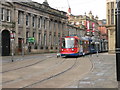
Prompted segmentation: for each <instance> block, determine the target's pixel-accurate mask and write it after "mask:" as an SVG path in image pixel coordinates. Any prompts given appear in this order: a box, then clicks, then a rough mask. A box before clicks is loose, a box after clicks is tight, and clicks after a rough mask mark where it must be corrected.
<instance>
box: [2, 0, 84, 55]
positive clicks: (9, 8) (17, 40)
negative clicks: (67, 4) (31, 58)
mask: <svg viewBox="0 0 120 90" xmlns="http://www.w3.org/2000/svg"><path fill="white" fill-rule="evenodd" d="M45 1H46V0H45ZM0 11H1V13H0V17H1V20H2V24H1V26H2V27H1V28H0V35H1V37H2V39H1V40H0V41H1V42H2V43H1V46H2V48H1V49H2V50H1V51H2V52H1V53H2V55H3V56H5V55H6V56H7V55H11V54H28V53H42V52H56V51H58V50H59V41H60V38H61V37H63V36H67V35H69V34H70V33H71V30H72V32H74V33H75V34H78V33H79V34H81V30H82V29H80V28H76V27H74V26H71V25H69V24H68V17H67V16H66V14H67V13H66V12H64V11H59V10H56V9H54V8H51V7H50V6H49V4H48V3H47V2H43V4H40V3H37V2H2V3H1V10H0ZM31 39H32V40H31Z"/></svg>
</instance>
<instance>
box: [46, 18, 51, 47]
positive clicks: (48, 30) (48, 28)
mask: <svg viewBox="0 0 120 90" xmlns="http://www.w3.org/2000/svg"><path fill="white" fill-rule="evenodd" d="M46 22H47V24H46V26H47V33H46V34H47V47H48V48H49V45H50V44H49V43H50V42H49V32H50V27H49V24H50V23H49V19H47V21H46Z"/></svg>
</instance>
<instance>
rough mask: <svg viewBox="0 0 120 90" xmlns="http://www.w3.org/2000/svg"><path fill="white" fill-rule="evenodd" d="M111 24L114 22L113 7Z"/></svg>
mask: <svg viewBox="0 0 120 90" xmlns="http://www.w3.org/2000/svg"><path fill="white" fill-rule="evenodd" d="M111 24H114V9H112V10H111Z"/></svg>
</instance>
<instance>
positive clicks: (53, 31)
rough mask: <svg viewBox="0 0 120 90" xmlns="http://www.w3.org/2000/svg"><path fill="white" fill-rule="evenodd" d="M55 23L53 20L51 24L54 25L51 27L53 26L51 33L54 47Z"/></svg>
mask: <svg viewBox="0 0 120 90" xmlns="http://www.w3.org/2000/svg"><path fill="white" fill-rule="evenodd" d="M54 23H55V22H54V21H53V22H52V24H51V25H52V27H51V28H52V30H51V32H52V34H51V39H52V40H51V41H52V47H53V46H54Z"/></svg>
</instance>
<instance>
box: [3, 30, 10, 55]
mask: <svg viewBox="0 0 120 90" xmlns="http://www.w3.org/2000/svg"><path fill="white" fill-rule="evenodd" d="M1 41H2V56H9V55H10V32H9V31H8V30H3V31H2V39H1Z"/></svg>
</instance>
